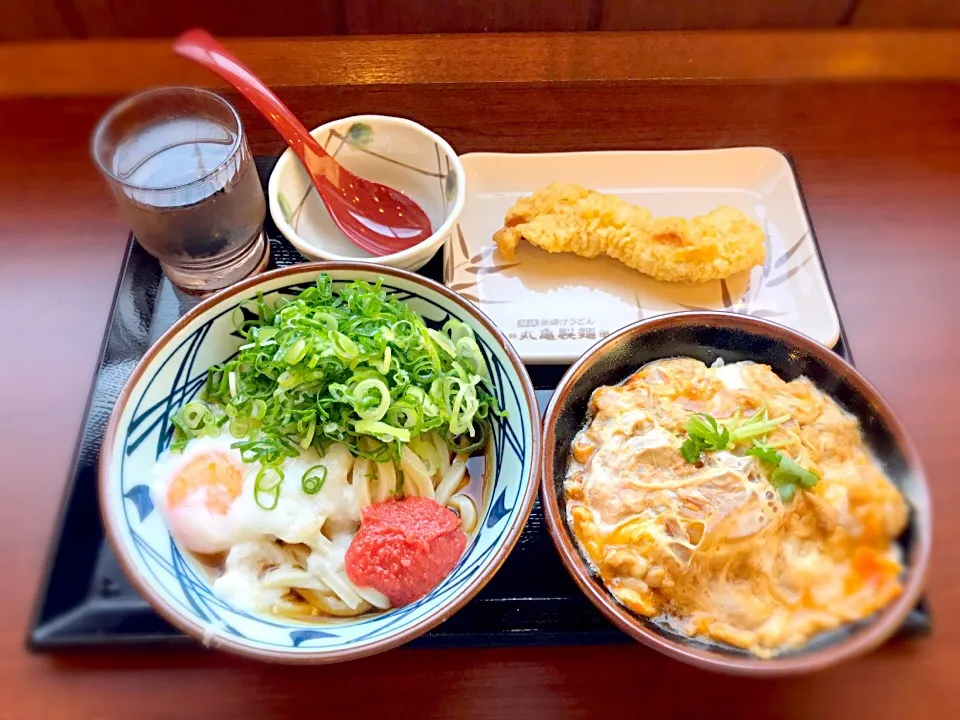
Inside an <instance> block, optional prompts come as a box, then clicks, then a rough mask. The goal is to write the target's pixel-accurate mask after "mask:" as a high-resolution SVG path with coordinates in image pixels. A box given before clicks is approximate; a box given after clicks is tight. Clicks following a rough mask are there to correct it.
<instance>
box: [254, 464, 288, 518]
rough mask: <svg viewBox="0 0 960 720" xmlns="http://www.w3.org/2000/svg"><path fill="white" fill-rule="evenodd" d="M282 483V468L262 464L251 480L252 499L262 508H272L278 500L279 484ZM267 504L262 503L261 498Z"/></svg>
mask: <svg viewBox="0 0 960 720" xmlns="http://www.w3.org/2000/svg"><path fill="white" fill-rule="evenodd" d="M271 473H272V475H271ZM282 483H283V470H281V469H280V468H277V467H272V466H270V465H264V466H263V467H262V468H260V472H258V473H257V478H256V480H254V482H253V499H254V500H255V501H256V503H257V505H259V506H260V507H261V508H263V509H264V510H273V509H274V508H275V507H276V506H277V503H278V502H280V485H281V484H282ZM264 497H266V498H267V502H268V504H264V502H263V498H264Z"/></svg>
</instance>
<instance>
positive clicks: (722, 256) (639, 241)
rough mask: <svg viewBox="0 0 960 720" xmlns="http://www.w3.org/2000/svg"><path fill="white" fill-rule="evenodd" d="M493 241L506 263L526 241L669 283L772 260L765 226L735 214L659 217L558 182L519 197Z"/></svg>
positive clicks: (712, 276)
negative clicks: (615, 263)
mask: <svg viewBox="0 0 960 720" xmlns="http://www.w3.org/2000/svg"><path fill="white" fill-rule="evenodd" d="M493 239H494V241H495V242H496V243H497V248H498V250H499V251H500V254H501V255H502V256H503V257H504V258H505V259H507V260H509V259H512V258H513V257H514V254H515V252H516V249H517V245H519V243H520V241H521V240H526V241H527V242H529V243H530V244H531V245H535V246H537V247H539V248H542V249H543V250H546V251H547V252H550V253H561V252H572V253H576V254H577V255H581V256H582V257H586V258H594V257H598V256H600V255H607V256H609V257H611V258H613V259H614V260H619V261H620V262H622V263H623V264H624V265H626V266H628V267H631V268H633V269H634V270H639V271H640V272H642V273H643V274H644V275H649V276H650V277H653V278H656V279H657V280H665V281H667V282H687V283H693V282H704V281H707V280H719V279H721V278H726V277H729V276H731V275H733V274H734V273H738V272H740V271H742V270H747V269H749V268H751V267H753V266H754V265H762V264H763V262H764V258H765V248H764V232H763V228H761V227H760V226H759V225H757V223H755V222H754V221H753V220H751V219H750V218H749V217H747V216H746V215H745V214H744V213H743V212H741V211H740V210H737V209H735V208H731V207H726V206H721V207H718V208H716V209H715V210H712V211H710V212H709V213H707V214H706V215H699V216H697V217H695V218H693V219H691V220H686V219H685V218H679V217H660V218H654V217H653V216H652V214H651V213H650V211H649V210H647V209H646V208H643V207H638V206H636V205H631V204H630V203H628V202H626V201H624V200H621V199H620V198H618V197H617V196H616V195H608V194H605V193H599V192H597V191H595V190H587V189H585V188H582V187H580V186H579V185H572V184H567V183H558V182H555V183H551V184H550V185H548V186H547V187H545V188H541V189H540V190H537V191H536V192H534V193H533V195H531V196H530V197H524V198H520V199H519V200H518V201H517V202H516V203H515V204H514V205H513V207H511V208H510V210H508V211H507V216H506V218H505V219H504V227H502V228H501V229H500V230H498V231H497V232H496V233H494V236H493Z"/></svg>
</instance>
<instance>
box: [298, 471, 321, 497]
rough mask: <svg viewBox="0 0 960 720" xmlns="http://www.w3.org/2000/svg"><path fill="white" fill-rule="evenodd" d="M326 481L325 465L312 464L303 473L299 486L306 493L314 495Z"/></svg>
mask: <svg viewBox="0 0 960 720" xmlns="http://www.w3.org/2000/svg"><path fill="white" fill-rule="evenodd" d="M326 481H327V467H326V466H325V465H314V466H313V467H312V468H310V469H309V470H307V471H306V472H305V473H304V474H303V478H301V480H300V486H301V487H302V488H303V491H304V492H305V493H306V494H307V495H316V494H317V493H318V492H320V490H321V488H323V484H324V483H325V482H326Z"/></svg>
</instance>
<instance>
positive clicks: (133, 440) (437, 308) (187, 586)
mask: <svg viewBox="0 0 960 720" xmlns="http://www.w3.org/2000/svg"><path fill="white" fill-rule="evenodd" d="M320 273H329V274H330V275H331V277H332V278H333V280H334V285H335V286H337V285H343V284H345V283H347V282H350V281H352V280H367V281H370V282H374V281H376V280H377V279H378V278H381V277H382V278H383V286H384V287H385V288H386V289H387V290H388V291H390V292H392V293H395V294H396V296H397V297H399V298H400V299H401V300H403V301H404V302H405V303H407V304H408V305H409V306H410V307H411V308H413V309H414V310H416V311H417V312H418V313H420V314H421V315H422V316H423V317H424V319H425V320H426V321H427V323H428V324H430V325H436V326H437V327H439V325H441V324H442V323H443V322H445V321H446V320H447V319H448V318H450V317H453V318H456V319H457V320H460V321H462V322H465V323H467V324H469V325H470V326H471V327H472V328H473V330H474V332H475V333H476V337H477V342H478V344H479V345H480V348H481V351H482V352H483V353H484V355H486V359H487V362H488V365H489V367H490V372H491V375H492V378H493V390H494V393H495V394H496V396H497V398H498V400H499V402H500V404H501V407H503V408H504V409H506V410H507V412H508V417H506V418H504V419H495V420H494V432H493V433H492V437H493V442H494V449H493V452H494V460H493V463H492V468H493V471H492V472H491V477H490V479H489V481H491V482H492V483H493V488H492V493H490V494H489V495H488V497H490V498H491V499H490V501H489V503H488V504H487V507H485V508H484V509H483V510H482V516H481V519H480V522H479V524H478V530H477V531H476V533H475V535H474V537H473V538H472V540H471V542H470V545H469V546H468V547H467V550H466V551H465V553H464V555H463V558H462V559H461V560H460V563H459V564H458V565H457V566H456V568H455V569H454V570H453V572H452V573H451V574H450V575H449V576H448V577H447V578H446V579H445V580H444V581H443V582H442V583H441V584H440V585H439V586H437V587H436V588H435V589H434V590H433V591H432V592H431V593H430V594H429V595H427V596H426V597H424V598H423V599H421V600H419V601H417V602H415V603H413V604H411V605H408V606H406V607H403V608H398V609H394V610H388V611H386V612H383V613H377V614H370V615H363V616H360V617H358V618H355V619H351V620H349V621H336V622H328V623H319V622H312V623H306V622H297V621H292V620H284V619H278V618H273V617H266V616H259V615H251V614H248V613H245V612H240V611H238V610H235V609H234V608H232V607H230V606H229V605H227V604H226V603H224V602H223V601H221V600H220V599H219V598H217V597H215V596H214V595H213V593H212V591H211V589H210V581H209V579H208V576H207V575H206V573H205V572H204V570H203V569H202V568H201V567H199V565H198V564H197V563H196V561H195V560H194V559H193V558H192V557H191V556H190V555H189V554H188V553H184V552H182V551H181V550H180V549H179V548H178V547H177V545H176V543H175V542H174V541H173V539H172V538H171V536H170V533H169V532H168V530H167V528H166V526H165V525H164V522H163V520H162V519H161V517H160V513H159V512H158V511H156V510H155V509H154V508H153V506H152V503H151V501H150V493H149V491H148V486H147V482H148V478H149V477H150V472H151V469H152V467H153V465H154V463H155V462H156V460H157V458H158V456H159V455H160V454H161V453H163V452H164V451H165V450H166V449H167V447H168V445H169V443H170V439H171V436H172V427H171V425H170V423H169V421H168V418H169V416H170V414H171V412H172V411H174V410H176V409H177V408H178V407H180V406H181V405H183V404H184V403H186V402H189V401H190V400H191V399H193V398H194V397H196V395H197V394H198V393H199V391H200V388H201V386H202V384H203V382H204V380H205V378H206V371H207V368H208V367H209V366H211V365H214V364H216V363H220V362H223V361H224V360H226V359H227V358H228V357H230V355H232V354H233V353H234V352H236V350H237V348H238V347H239V345H240V343H241V340H240V338H239V337H237V336H236V335H235V334H234V326H233V321H232V318H231V316H232V314H233V310H234V309H235V308H237V307H238V306H239V305H241V304H242V303H244V302H246V301H247V300H250V299H252V298H255V297H256V296H257V293H263V295H264V297H265V298H267V299H268V300H269V299H270V298H271V297H273V296H276V295H282V294H287V295H290V294H296V293H298V292H299V291H300V290H302V289H303V288H304V287H305V286H307V285H309V284H310V283H312V282H314V281H315V280H316V278H317V276H318V275H319V274H320ZM539 470H540V414H539V411H538V410H537V404H536V398H535V396H534V392H533V386H532V385H531V383H530V378H529V376H528V375H527V372H526V370H525V369H524V367H523V365H522V363H521V362H520V358H519V357H518V356H517V354H516V352H514V350H513V348H512V347H511V346H510V344H509V342H508V341H507V340H506V339H505V338H504V337H503V335H502V334H501V333H500V331H499V330H497V328H496V327H495V326H494V325H493V323H491V322H490V320H489V319H487V317H486V316H485V315H483V314H482V313H481V312H480V311H479V310H477V309H476V308H475V307H474V306H473V305H471V304H470V303H469V302H467V301H465V300H463V299H461V298H460V297H459V296H458V295H456V294H455V293H453V292H451V291H450V290H448V289H446V288H445V287H443V286H442V285H439V284H437V283H435V282H433V281H432V280H428V279H426V278H423V277H420V276H417V275H414V274H412V273H408V272H405V271H402V270H395V269H392V268H385V267H376V266H370V265H365V264H361V263H317V264H308V265H298V266H294V267H290V268H284V269H282V270H276V271H273V272H269V273H266V274H265V275H261V276H259V277H255V278H251V279H249V280H246V281H243V282H241V283H239V284H238V285H235V286H233V287H231V288H228V289H227V290H224V291H222V292H220V293H218V294H216V295H214V296H213V297H211V298H209V299H208V300H206V301H204V302H202V303H201V304H200V305H198V306H197V307H196V308H194V309H193V310H191V311H190V312H189V313H188V314H187V315H185V316H184V317H183V318H182V319H181V320H180V321H179V322H177V323H176V324H175V325H174V326H173V327H172V328H171V329H170V330H169V331H167V332H166V333H165V334H164V335H163V336H162V337H161V338H160V339H159V340H158V341H157V343H156V344H155V345H154V346H153V347H152V348H150V350H149V351H148V352H147V354H146V356H145V357H144V359H143V360H142V361H141V362H140V364H139V365H137V367H136V368H135V369H134V370H133V373H132V375H131V376H130V379H129V380H128V381H127V384H126V385H125V386H124V388H123V391H122V392H121V393H120V397H119V399H118V401H117V405H116V407H115V408H114V411H113V414H112V416H111V418H110V423H109V425H108V426H107V430H106V434H105V437H104V441H103V450H102V453H101V458H100V478H99V483H100V510H101V513H102V516H103V523H104V527H105V528H106V532H107V536H108V537H109V538H110V541H111V542H112V543H113V547H114V550H115V551H116V553H117V556H118V557H119V559H120V563H121V565H122V566H123V568H124V570H125V572H126V573H127V575H128V576H129V578H130V579H131V581H132V582H133V583H134V585H135V586H136V587H137V588H138V590H139V591H140V592H141V594H143V596H144V597H145V598H147V600H149V601H150V603H151V604H152V605H153V607H154V608H155V609H156V610H157V611H158V612H159V613H161V614H162V615H163V616H164V617H165V618H166V619H167V620H169V621H170V622H171V623H173V624H174V625H176V626H177V627H179V628H180V629H182V630H183V631H185V632H187V633H188V634H190V635H192V636H193V637H195V638H197V639H199V640H201V641H202V642H203V643H204V644H205V645H207V646H210V647H215V648H222V649H225V650H230V651H234V652H237V653H239V654H242V655H247V656H251V657H255V658H260V659H265V660H275V661H286V662H301V663H308V662H315V663H316V662H334V661H340V660H349V659H352V658H357V657H361V656H364V655H370V654H373V653H376V652H380V651H382V650H386V649H388V648H391V647H395V646H397V645H400V644H401V643H404V642H406V641H408V640H411V639H412V638H414V637H416V636H418V635H420V634H422V633H424V632H426V631H427V630H429V629H430V628H432V627H434V626H435V625H437V624H438V623H440V622H442V621H443V620H445V619H447V618H448V617H450V616H451V615H452V614H453V613H454V612H456V611H457V610H458V609H459V608H460V607H462V606H463V605H464V604H465V603H466V602H467V601H468V600H469V599H470V598H472V597H473V596H474V595H475V594H476V593H477V592H478V591H479V590H480V588H482V587H483V585H484V584H486V582H487V581H488V580H489V579H490V578H491V577H492V576H493V574H494V573H495V572H496V571H497V569H498V568H499V567H500V565H501V564H502V563H503V561H504V559H505V558H506V557H507V555H508V554H509V552H510V550H511V548H512V547H513V545H514V543H515V542H516V540H517V537H518V536H519V535H520V531H521V530H522V529H523V525H524V523H525V522H526V520H527V517H528V516H529V514H530V508H531V506H532V505H533V500H534V497H535V495H536V490H537V484H538V481H539Z"/></svg>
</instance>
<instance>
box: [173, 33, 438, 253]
mask: <svg viewBox="0 0 960 720" xmlns="http://www.w3.org/2000/svg"><path fill="white" fill-rule="evenodd" d="M173 50H174V52H176V53H177V54H178V55H181V56H183V57H185V58H188V59H190V60H193V61H195V62H198V63H200V64H201V65H203V66H204V67H205V68H207V69H208V70H212V71H213V72H215V73H216V74H217V75H219V76H220V77H222V78H223V79H224V80H226V81H227V82H228V83H230V84H231V85H233V87H235V88H236V89H237V90H239V91H240V93H241V94H242V95H243V96H244V97H245V98H247V100H249V101H250V102H251V103H252V104H253V105H254V107H256V108H257V110H259V111H260V112H261V113H263V116H264V117H265V118H267V120H269V121H270V124H271V125H273V127H274V128H276V130H277V132H278V133H280V135H281V136H283V139H284V140H286V141H287V145H289V146H290V148H291V149H292V150H293V152H294V153H296V155H297V157H299V158H300V161H301V162H302V163H303V166H304V167H305V168H306V170H307V174H308V175H310V179H311V180H313V184H314V185H316V187H317V192H318V193H319V194H320V199H321V200H323V204H324V205H326V206H327V210H328V211H329V212H330V217H331V218H333V221H334V222H335V223H336V224H337V227H339V228H340V229H341V230H342V231H343V234H344V235H346V236H347V238H349V239H350V240H352V241H353V242H354V243H355V244H356V245H358V246H360V247H361V248H363V249H364V250H366V251H367V252H368V253H370V254H371V255H389V254H390V253H395V252H400V251H401V250H406V249H407V248H409V247H412V246H413V245H416V244H417V243H418V242H421V241H422V240H426V239H427V238H428V237H430V235H431V234H432V233H433V228H432V227H431V225H430V218H428V217H427V214H426V213H425V212H424V211H423V209H422V208H421V207H420V206H419V205H417V203H415V202H414V201H413V200H411V199H410V198H409V197H407V196H406V195H404V194H403V193H402V192H399V191H398V190H394V189H393V188H390V187H387V186H386V185H381V184H380V183H376V182H373V181H371V180H366V179H364V178H362V177H358V176H356V175H354V174H353V173H352V172H350V171H349V170H346V169H345V168H344V167H343V166H342V165H340V163H338V162H337V161H336V160H334V159H333V157H331V155H330V154H329V153H328V152H327V151H326V150H324V149H323V148H322V147H320V143H318V142H317V141H316V140H314V139H313V137H312V136H311V135H310V133H309V132H307V129H306V128H305V127H304V126H303V125H302V124H301V123H300V121H299V120H297V118H296V117H294V115H293V113H292V112H290V110H289V108H287V106H286V105H284V104H283V103H282V102H280V100H279V98H277V96H276V95H274V94H273V92H272V91H271V90H270V88H268V87H267V86H266V85H264V84H263V83H262V82H260V80H259V79H258V78H257V77H256V76H255V75H254V74H253V73H252V72H250V70H248V69H247V68H246V67H245V66H244V65H243V63H241V62H240V61H239V60H237V59H236V58H235V57H234V56H233V55H231V54H230V53H229V52H227V50H226V48H224V47H223V46H222V45H221V44H220V43H218V42H217V41H216V40H214V39H213V37H211V35H210V34H209V33H208V32H207V31H206V30H200V29H195V30H188V31H187V32H185V33H184V34H183V35H181V36H180V37H179V38H177V40H176V41H175V42H174V44H173Z"/></svg>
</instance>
